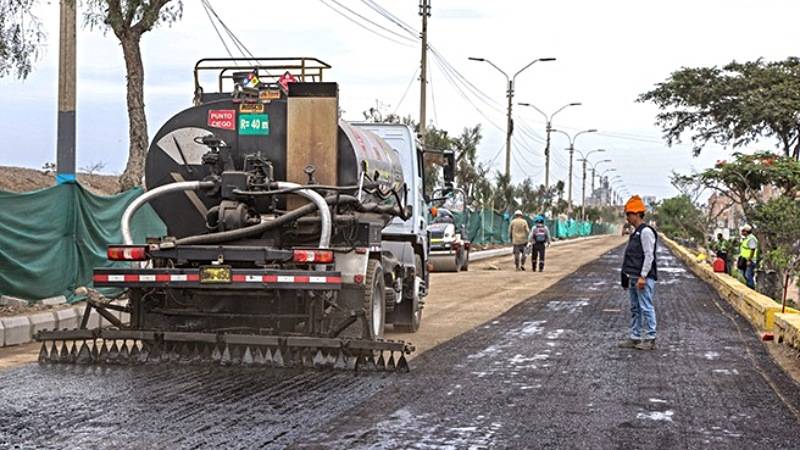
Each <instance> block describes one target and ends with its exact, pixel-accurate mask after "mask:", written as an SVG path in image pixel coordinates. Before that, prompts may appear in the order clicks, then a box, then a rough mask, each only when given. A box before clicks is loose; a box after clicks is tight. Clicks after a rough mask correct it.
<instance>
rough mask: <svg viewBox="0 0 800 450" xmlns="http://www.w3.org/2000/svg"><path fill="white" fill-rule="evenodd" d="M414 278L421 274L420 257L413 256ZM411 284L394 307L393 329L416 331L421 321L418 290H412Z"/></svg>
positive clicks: (406, 331)
mask: <svg viewBox="0 0 800 450" xmlns="http://www.w3.org/2000/svg"><path fill="white" fill-rule="evenodd" d="M414 266H415V272H416V274H415V278H416V277H417V276H419V275H421V274H422V258H421V257H420V256H419V255H415V256H414ZM413 290H414V286H413V285H412V286H411V288H410V289H409V291H408V292H406V293H404V294H403V302H402V303H400V304H399V305H397V306H396V307H395V310H394V320H393V321H392V323H393V324H394V329H395V331H400V332H403V333H416V332H417V330H419V326H420V323H421V322H422V309H421V308H420V307H419V292H413Z"/></svg>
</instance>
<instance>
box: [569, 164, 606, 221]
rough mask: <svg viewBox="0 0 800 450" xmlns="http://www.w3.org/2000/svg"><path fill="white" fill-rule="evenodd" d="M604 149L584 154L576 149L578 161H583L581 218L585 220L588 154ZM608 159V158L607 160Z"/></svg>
mask: <svg viewBox="0 0 800 450" xmlns="http://www.w3.org/2000/svg"><path fill="white" fill-rule="evenodd" d="M605 151H606V150H605V149H603V148H598V149H597V150H592V151H590V152H588V153H586V154H585V155H584V154H583V152H581V151H580V150H577V152H578V154H579V155H581V159H580V161H581V162H582V163H583V164H582V165H583V187H582V188H581V220H586V164H587V163H588V162H589V155H591V154H592V153H601V152H605ZM607 161H609V160H607Z"/></svg>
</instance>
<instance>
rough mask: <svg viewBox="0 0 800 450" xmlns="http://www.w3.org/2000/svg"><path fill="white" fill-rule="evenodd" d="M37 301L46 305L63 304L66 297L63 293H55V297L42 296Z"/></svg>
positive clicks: (65, 301)
mask: <svg viewBox="0 0 800 450" xmlns="http://www.w3.org/2000/svg"><path fill="white" fill-rule="evenodd" d="M37 303H39V304H40V305H47V306H57V305H64V304H66V303H67V297H64V296H63V295H57V296H55V297H50V298H43V299H41V300H39V301H38V302H37Z"/></svg>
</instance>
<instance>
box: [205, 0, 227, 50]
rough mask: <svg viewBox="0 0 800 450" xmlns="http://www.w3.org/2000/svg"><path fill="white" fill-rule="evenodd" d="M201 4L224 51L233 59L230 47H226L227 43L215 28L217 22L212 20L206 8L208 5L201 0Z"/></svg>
mask: <svg viewBox="0 0 800 450" xmlns="http://www.w3.org/2000/svg"><path fill="white" fill-rule="evenodd" d="M201 4H202V5H203V9H204V10H205V12H206V15H207V16H208V21H209V22H211V26H212V27H214V31H215V32H216V33H217V37H219V40H220V42H222V46H223V47H225V51H226V52H227V53H228V56H230V57H231V59H233V53H231V49H230V48H228V43H227V42H225V39H224V38H223V37H222V33H220V32H219V28H217V24H216V23H215V22H214V18H213V17H211V11H209V10H208V6H206V3H205V2H201Z"/></svg>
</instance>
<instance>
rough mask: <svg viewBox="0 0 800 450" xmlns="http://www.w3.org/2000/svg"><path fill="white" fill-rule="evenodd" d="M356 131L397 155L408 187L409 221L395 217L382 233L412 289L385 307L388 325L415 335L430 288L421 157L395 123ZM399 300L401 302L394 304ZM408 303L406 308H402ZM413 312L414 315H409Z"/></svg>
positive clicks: (411, 136) (411, 138) (368, 125)
mask: <svg viewBox="0 0 800 450" xmlns="http://www.w3.org/2000/svg"><path fill="white" fill-rule="evenodd" d="M351 125H353V126H354V127H356V128H358V129H363V130H366V131H369V132H371V133H373V134H375V135H377V136H378V137H380V138H382V139H383V140H384V141H385V142H386V143H387V144H389V146H390V147H391V148H392V149H393V150H394V151H395V152H397V155H398V157H399V158H400V162H401V165H402V167H403V177H404V179H405V180H406V185H407V187H408V194H407V195H408V198H407V200H406V202H407V204H409V205H412V206H413V211H412V214H411V217H409V218H408V219H405V220H403V219H402V218H400V217H395V218H394V219H392V221H391V222H389V223H388V224H387V225H386V227H384V229H383V233H382V234H383V239H384V242H383V245H384V247H385V248H386V249H388V250H390V251H391V252H392V254H393V255H395V256H396V257H397V258H398V259H399V260H400V262H401V264H402V265H403V266H404V267H406V268H407V269H408V270H413V271H414V275H413V277H411V278H410V279H413V280H414V285H415V286H407V287H406V288H405V289H404V292H405V295H404V296H403V297H404V298H402V299H395V301H394V304H393V305H387V323H391V324H393V325H394V328H395V329H398V330H403V331H409V332H414V331H416V330H417V329H418V328H419V324H420V321H421V318H422V306H423V303H424V298H425V296H426V295H427V293H428V286H429V271H428V260H429V251H430V250H429V247H430V242H429V239H428V232H427V229H428V218H427V216H426V214H425V212H426V211H427V209H428V202H427V200H426V195H425V182H424V166H423V153H424V150H423V149H422V146H421V145H420V144H419V142H418V140H417V139H416V136H415V134H414V131H413V130H412V129H411V127H409V126H408V125H403V124H398V123H353V124H351ZM397 300H400V301H397ZM403 302H408V304H403ZM412 311H413V313H412Z"/></svg>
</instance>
